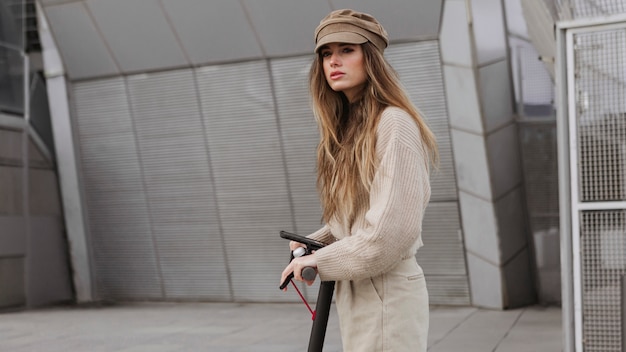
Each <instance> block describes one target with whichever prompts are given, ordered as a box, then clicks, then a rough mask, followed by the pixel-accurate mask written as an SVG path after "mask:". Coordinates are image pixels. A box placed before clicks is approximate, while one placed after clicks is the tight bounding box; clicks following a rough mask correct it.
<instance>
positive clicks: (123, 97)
mask: <svg viewBox="0 0 626 352" xmlns="http://www.w3.org/2000/svg"><path fill="white" fill-rule="evenodd" d="M74 107H75V115H76V116H75V117H76V127H77V133H78V142H79V145H80V164H81V166H82V170H81V171H82V175H83V185H84V191H85V198H86V203H87V204H86V208H87V214H88V223H89V230H90V231H89V232H90V240H91V248H92V253H93V264H94V270H93V271H94V274H95V283H96V292H97V294H98V295H99V296H100V297H102V298H122V299H151V298H152V299H155V298H161V297H163V291H162V286H161V280H160V272H159V270H158V267H157V258H156V253H155V250H154V239H153V237H152V232H151V224H150V220H149V219H150V217H149V212H148V205H147V200H146V193H145V188H144V180H143V175H142V171H141V167H140V163H139V156H138V154H137V144H136V143H137V142H136V139H135V134H134V128H133V123H132V121H131V116H130V109H129V106H128V97H127V91H126V86H125V83H124V79H122V78H115V79H107V80H100V81H94V82H84V83H76V84H74Z"/></svg>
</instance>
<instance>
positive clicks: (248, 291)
mask: <svg viewBox="0 0 626 352" xmlns="http://www.w3.org/2000/svg"><path fill="white" fill-rule="evenodd" d="M197 76H198V86H199V91H200V101H201V102H202V110H203V114H204V119H205V124H206V128H207V130H206V132H207V138H208V142H209V151H210V155H211V162H212V164H211V166H212V169H213V174H214V176H215V184H216V194H217V198H218V202H219V206H220V216H221V220H222V226H223V231H224V236H225V240H226V248H227V251H228V262H229V265H230V270H231V277H232V282H233V289H234V296H235V299H236V300H257V301H281V300H284V299H285V298H284V295H281V292H280V291H278V289H277V288H276V282H277V279H278V276H279V274H280V272H281V271H282V269H283V267H284V265H285V263H286V261H287V260H288V251H287V250H286V247H285V240H282V239H280V238H279V237H278V232H279V230H281V229H288V228H291V227H292V226H293V221H292V214H291V208H290V204H289V197H288V193H287V192H288V190H287V187H286V178H285V165H284V163H283V159H282V154H281V141H280V134H279V131H278V126H277V123H276V115H275V110H274V103H273V99H272V94H271V86H270V81H269V72H268V69H267V64H266V62H265V61H257V62H249V63H242V64H230V65H222V66H215V67H206V68H201V69H198V70H197Z"/></svg>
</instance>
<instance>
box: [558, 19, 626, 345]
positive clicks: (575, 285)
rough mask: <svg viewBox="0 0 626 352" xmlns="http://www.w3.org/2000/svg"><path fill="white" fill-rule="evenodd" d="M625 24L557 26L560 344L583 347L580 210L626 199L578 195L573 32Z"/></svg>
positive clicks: (619, 204) (614, 205)
mask: <svg viewBox="0 0 626 352" xmlns="http://www.w3.org/2000/svg"><path fill="white" fill-rule="evenodd" d="M622 28H626V14H620V15H614V16H606V17H600V18H585V19H579V20H572V21H563V22H559V23H557V26H556V39H557V41H556V43H557V52H556V58H555V59H556V70H555V71H556V82H557V84H556V86H557V102H558V105H557V106H558V113H557V121H558V122H557V135H558V141H559V142H558V153H559V181H560V182H559V194H560V196H559V197H560V219H561V220H560V221H561V223H560V227H561V268H562V281H563V285H562V290H563V291H562V307H563V350H564V351H583V311H582V303H583V302H582V268H581V243H580V225H581V224H580V214H581V212H582V211H588V210H614V209H626V201H610V202H582V201H581V200H580V199H581V197H580V195H579V188H578V185H579V178H578V169H577V168H578V166H579V160H578V143H579V141H578V140H577V124H576V103H577V95H576V91H575V85H574V82H575V81H574V80H575V75H576V72H575V66H574V36H575V35H576V34H579V33H590V32H595V31H602V30H611V29H622Z"/></svg>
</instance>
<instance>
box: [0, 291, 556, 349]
mask: <svg viewBox="0 0 626 352" xmlns="http://www.w3.org/2000/svg"><path fill="white" fill-rule="evenodd" d="M430 320H431V322H430V336H429V342H428V345H429V349H428V350H429V351H432V352H447V351H454V352H458V351H463V352H473V351H476V352H486V351H496V352H521V351H524V352H532V351H538V352H539V351H540V352H551V351H561V345H562V344H561V310H560V309H559V308H556V307H539V306H531V307H526V308H522V309H515V310H508V311H492V310H483V309H477V308H472V307H431V319H430ZM310 327H311V316H310V314H309V312H308V311H307V310H306V307H305V306H304V305H303V304H291V303H288V304H287V303H283V304H273V303H272V304H270V303H265V304H258V303H254V304H252V303H124V304H115V305H100V306H88V307H83V306H70V307H54V308H46V309H36V310H26V311H17V312H3V313H0V351H2V352H9V351H10V352H57V351H59V352H61V351H63V352H74V351H77V352H100V351H102V352H104V351H106V352H174V351H176V352H180V351H219V352H228V351H238V352H240V351H253V352H265V351H268V352H269V351H272V352H282V351H285V352H296V351H298V352H301V351H306V349H307V344H308V338H309V333H310ZM324 351H341V340H340V336H339V328H338V323H337V315H336V312H335V311H334V310H333V311H332V312H331V316H330V319H329V324H328V331H327V334H326V340H325V344H324Z"/></svg>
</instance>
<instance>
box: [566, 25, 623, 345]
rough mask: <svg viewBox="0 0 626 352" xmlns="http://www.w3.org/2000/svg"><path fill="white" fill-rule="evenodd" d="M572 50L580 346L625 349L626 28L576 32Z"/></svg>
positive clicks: (571, 77)
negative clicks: (622, 287)
mask: <svg viewBox="0 0 626 352" xmlns="http://www.w3.org/2000/svg"><path fill="white" fill-rule="evenodd" d="M621 27H623V25H622V26H621ZM569 45H570V55H572V56H573V60H572V63H573V66H572V67H570V71H571V73H570V75H569V80H570V82H573V86H570V88H573V89H570V95H572V93H573V94H574V96H570V105H569V106H570V109H569V113H570V118H575V123H576V124H575V126H574V127H575V128H574V129H571V134H570V138H571V139H572V140H573V141H575V142H574V143H575V146H576V152H577V154H576V156H575V160H572V162H571V165H570V167H571V173H572V185H573V189H572V192H573V193H572V204H573V207H574V208H573V213H572V219H573V224H574V225H573V233H574V242H573V245H574V246H573V253H574V270H575V272H576V270H578V268H580V273H579V274H578V275H576V274H575V277H574V286H575V290H578V291H577V294H578V298H577V299H576V300H577V301H578V302H579V304H580V305H581V308H582V309H581V311H582V316H579V317H578V324H577V325H578V329H580V330H579V333H578V338H579V342H578V343H579V346H582V348H583V349H584V351H598V352H600V351H602V352H611V351H621V350H622V349H621V348H622V345H621V339H622V337H621V322H620V311H621V310H620V307H621V303H620V295H621V293H620V277H621V276H622V275H623V274H625V273H626V210H625V209H626V202H624V201H625V200H626V185H625V183H626V89H625V87H626V84H625V81H626V71H625V70H624V68H625V67H626V61H625V60H624V57H625V56H626V28H617V29H615V27H613V28H611V27H595V28H594V27H591V28H583V29H578V30H573V31H572V34H571V39H570V44H569ZM570 84H572V83H570ZM570 121H571V120H570ZM577 229H578V230H579V231H577ZM576 236H578V238H576ZM578 255H579V256H580V257H579V258H577V256H578Z"/></svg>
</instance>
